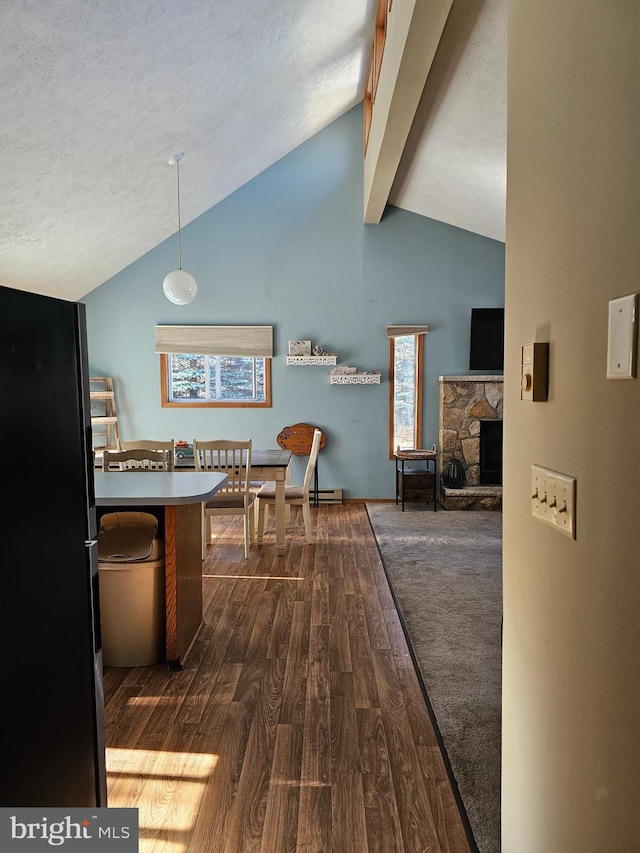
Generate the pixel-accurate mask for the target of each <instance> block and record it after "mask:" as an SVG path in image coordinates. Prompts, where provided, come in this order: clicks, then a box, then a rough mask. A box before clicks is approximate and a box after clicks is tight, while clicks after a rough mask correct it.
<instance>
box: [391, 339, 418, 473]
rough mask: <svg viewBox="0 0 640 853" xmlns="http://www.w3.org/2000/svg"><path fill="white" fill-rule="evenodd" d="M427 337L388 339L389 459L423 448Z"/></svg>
mask: <svg viewBox="0 0 640 853" xmlns="http://www.w3.org/2000/svg"><path fill="white" fill-rule="evenodd" d="M423 352H424V334H406V335H394V336H390V337H389V356H390V359H389V376H390V379H391V381H390V383H389V385H390V401H389V410H390V411H389V457H390V458H391V457H392V456H393V454H394V453H395V451H396V449H397V448H398V447H400V448H401V449H407V448H418V447H422V381H423Z"/></svg>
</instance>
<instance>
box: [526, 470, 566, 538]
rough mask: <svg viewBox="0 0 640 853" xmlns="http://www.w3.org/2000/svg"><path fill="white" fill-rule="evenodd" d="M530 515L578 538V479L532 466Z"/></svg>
mask: <svg viewBox="0 0 640 853" xmlns="http://www.w3.org/2000/svg"><path fill="white" fill-rule="evenodd" d="M531 515H533V516H535V518H539V519H540V520H541V521H546V523H547V524H550V525H552V526H553V527H555V528H556V530H559V531H560V532H561V533H565V534H566V535H567V536H570V537H571V538H572V539H575V538H576V478H575V477H569V476H568V475H567V474H561V473H560V472H559V471H552V470H551V469H550V468H543V467H542V465H532V466H531Z"/></svg>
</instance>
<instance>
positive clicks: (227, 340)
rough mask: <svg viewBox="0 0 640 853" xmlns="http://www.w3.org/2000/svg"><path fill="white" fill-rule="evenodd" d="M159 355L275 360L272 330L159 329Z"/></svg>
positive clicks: (262, 327) (254, 327) (244, 328)
mask: <svg viewBox="0 0 640 853" xmlns="http://www.w3.org/2000/svg"><path fill="white" fill-rule="evenodd" d="M156 352H160V353H170V352H177V353H197V354H198V355H226V356H244V357H247V358H272V357H273V326H156Z"/></svg>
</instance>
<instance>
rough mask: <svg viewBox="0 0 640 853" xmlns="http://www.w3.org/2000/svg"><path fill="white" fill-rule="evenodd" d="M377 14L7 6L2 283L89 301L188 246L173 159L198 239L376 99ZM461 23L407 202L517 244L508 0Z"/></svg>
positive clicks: (470, 8)
mask: <svg viewBox="0 0 640 853" xmlns="http://www.w3.org/2000/svg"><path fill="white" fill-rule="evenodd" d="M375 5H376V4H375V3H374V0H325V2H323V3H318V2H303V3H301V2H300V0H280V2H278V3H273V2H272V0H270V2H265V0H253V2H251V3H240V2H238V0H213V2H212V0H182V2H180V3H175V2H174V3H168V2H165V0H107V2H101V3H98V2H90V3H87V2H86V0H57V2H56V3H50V2H43V0H5V2H4V3H3V27H2V31H1V32H0V82H1V83H2V86H1V87H0V116H1V117H2V123H1V125H0V135H1V138H2V141H3V147H4V152H5V154H4V160H3V166H2V168H1V169H0V214H1V218H0V283H2V284H4V285H7V286H10V287H16V288H20V289H23V290H31V291H34V292H39V293H45V294H50V295H56V296H61V297H63V298H67V299H78V298H81V297H82V296H84V295H85V294H86V293H88V292H89V291H90V290H92V289H93V288H94V287H96V286H97V285H98V284H100V283H101V282H103V281H105V280H106V279H108V278H110V277H111V276H112V275H114V274H115V273H117V272H118V271H119V270H121V269H123V268H124V267H125V266H127V265H128V264H130V263H131V262H133V261H134V260H136V259H137V258H139V257H140V256H141V255H143V254H144V253H145V252H147V251H149V250H150V249H151V248H153V247H154V246H156V245H157V244H158V243H160V242H162V241H163V240H164V239H166V238H167V237H169V236H170V235H171V234H173V233H175V230H176V207H175V172H174V171H173V172H170V171H169V169H170V167H169V166H168V165H167V160H168V158H169V156H170V155H171V154H173V153H175V152H178V151H181V152H184V160H183V162H182V164H181V171H180V179H181V188H182V220H183V224H186V223H188V222H190V221H191V220H192V219H194V218H195V217H196V216H199V215H200V214H201V213H203V212H204V211H205V210H208V209H209V208H210V207H211V206H213V205H214V204H216V203H217V202H218V201H220V200H221V199H222V198H224V197H225V196H227V195H229V194H230V193H232V192H233V191H234V190H235V189H237V188H238V187H239V186H241V185H242V184H244V183H246V182H247V181H249V180H251V178H253V177H255V175H257V174H259V173H260V172H261V171H263V170H264V169H265V168H267V167H268V166H270V165H271V164H272V163H274V162H275V161H277V160H279V159H280V158H281V157H283V156H285V155H286V154H287V153H288V152H290V151H291V150H293V149H294V148H296V147H297V146H298V145H300V144H301V143H303V142H305V141H306V140H307V139H309V138H310V137H311V136H313V135H314V134H315V133H317V132H318V131H320V130H322V129H323V128H324V127H326V126H327V125H328V124H330V123H331V122H332V121H334V120H335V119H336V118H338V117H339V116H340V115H342V114H343V113H344V112H346V111H347V110H348V109H350V108H351V107H352V106H354V105H355V104H357V103H358V102H359V101H361V100H362V95H363V91H364V82H365V75H366V65H367V59H368V55H369V45H370V41H371V36H372V27H373V16H374V12H375V8H374V7H375ZM450 23H451V27H449V24H447V28H445V34H444V36H443V40H442V42H441V45H442V47H443V51H442V56H440V51H439V54H438V56H437V57H436V60H437V62H436V63H435V64H434V68H433V72H432V77H433V81H432V80H431V78H430V80H428V81H427V87H425V93H424V96H423V99H422V102H421V105H420V108H419V110H418V114H417V117H416V123H415V125H414V130H412V133H411V136H410V139H409V142H408V144H407V149H406V151H405V156H404V157H403V161H402V162H401V164H400V170H399V172H398V176H397V179H396V182H395V184H394V186H393V190H392V195H391V197H390V201H391V202H392V203H393V204H395V205H397V206H399V207H405V208H407V209H408V210H412V211H414V212H416V213H420V214H422V215H425V216H430V217H433V218H435V219H441V220H443V221H445V222H450V223H451V224H454V225H459V226H460V227H462V228H466V229H468V230H472V231H477V232H478V233H480V234H485V235H487V236H491V237H495V238H496V239H501V240H502V239H504V195H505V153H504V149H505V139H504V137H505V133H506V122H505V113H506V108H505V100H506V83H505V67H506V44H505V32H506V0H484V2H483V0H461V2H458V3H457V4H456V3H454V7H453V9H452V12H451V15H450ZM447 39H448V41H447ZM445 50H446V54H445ZM434 72H437V73H434Z"/></svg>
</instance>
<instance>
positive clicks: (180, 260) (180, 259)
mask: <svg viewBox="0 0 640 853" xmlns="http://www.w3.org/2000/svg"><path fill="white" fill-rule="evenodd" d="M176 173H177V176H178V269H180V270H181V269H182V234H181V232H180V160H177V161H176Z"/></svg>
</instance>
